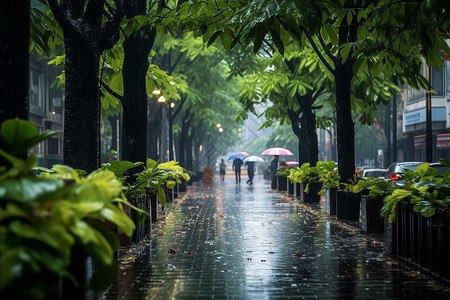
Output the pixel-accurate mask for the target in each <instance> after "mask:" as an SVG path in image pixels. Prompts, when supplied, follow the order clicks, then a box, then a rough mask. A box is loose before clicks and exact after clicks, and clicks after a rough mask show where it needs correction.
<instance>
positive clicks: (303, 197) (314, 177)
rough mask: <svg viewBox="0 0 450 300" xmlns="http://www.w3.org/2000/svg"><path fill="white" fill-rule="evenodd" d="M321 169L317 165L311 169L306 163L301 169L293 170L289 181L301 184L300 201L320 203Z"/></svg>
mask: <svg viewBox="0 0 450 300" xmlns="http://www.w3.org/2000/svg"><path fill="white" fill-rule="evenodd" d="M318 163H319V162H318ZM319 168H320V167H318V166H317V165H316V166H315V167H311V166H310V164H309V163H308V162H306V163H304V164H302V165H301V166H300V167H299V168H295V169H291V172H290V175H289V179H290V180H291V181H293V182H297V183H300V201H302V202H305V203H316V202H319V201H320V196H319V191H320V190H321V188H322V187H321V186H322V185H321V183H320V182H319V173H318V169H319Z"/></svg>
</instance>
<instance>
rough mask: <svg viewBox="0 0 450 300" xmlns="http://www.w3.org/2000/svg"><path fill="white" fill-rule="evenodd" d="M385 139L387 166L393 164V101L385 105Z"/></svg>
mask: <svg viewBox="0 0 450 300" xmlns="http://www.w3.org/2000/svg"><path fill="white" fill-rule="evenodd" d="M384 109H385V110H384V127H385V128H384V140H385V141H386V147H385V152H386V153H385V154H384V167H385V168H387V167H388V166H389V165H390V164H391V162H392V161H391V152H392V149H391V102H388V103H387V104H386V105H385V106H384Z"/></svg>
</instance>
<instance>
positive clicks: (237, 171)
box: [233, 157, 244, 184]
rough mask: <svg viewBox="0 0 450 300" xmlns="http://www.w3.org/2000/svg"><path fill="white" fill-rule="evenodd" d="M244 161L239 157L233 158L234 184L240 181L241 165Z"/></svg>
mask: <svg viewBox="0 0 450 300" xmlns="http://www.w3.org/2000/svg"><path fill="white" fill-rule="evenodd" d="M243 164H244V163H243V162H242V159H240V158H239V157H236V158H235V159H234V160H233V169H234V174H235V175H236V184H237V183H238V182H239V183H240V182H241V166H242V165H243Z"/></svg>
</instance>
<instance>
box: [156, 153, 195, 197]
mask: <svg viewBox="0 0 450 300" xmlns="http://www.w3.org/2000/svg"><path fill="white" fill-rule="evenodd" d="M158 168H163V169H166V170H167V173H168V176H167V181H166V189H167V192H168V193H169V194H172V196H171V198H172V200H173V199H174V198H176V194H177V191H175V187H176V186H179V185H180V184H182V183H183V181H184V182H188V181H189V180H190V176H189V173H188V172H187V171H186V170H185V169H184V168H183V167H182V166H180V165H178V162H176V161H173V160H172V161H169V162H166V163H160V164H158Z"/></svg>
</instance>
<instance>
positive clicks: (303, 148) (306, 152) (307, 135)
mask: <svg viewBox="0 0 450 300" xmlns="http://www.w3.org/2000/svg"><path fill="white" fill-rule="evenodd" d="M313 94H314V93H313V92H311V93H308V94H306V95H305V96H300V95H299V94H297V95H296V98H297V101H298V103H299V105H300V109H299V110H297V111H293V110H289V112H288V114H289V118H290V119H291V127H292V131H294V133H295V135H296V136H297V138H298V141H299V142H298V151H299V164H300V165H302V164H303V163H305V162H309V163H310V165H311V166H315V165H316V163H317V160H318V154H319V146H318V143H317V132H316V117H315V115H314V112H313V103H314V100H315V97H313Z"/></svg>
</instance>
